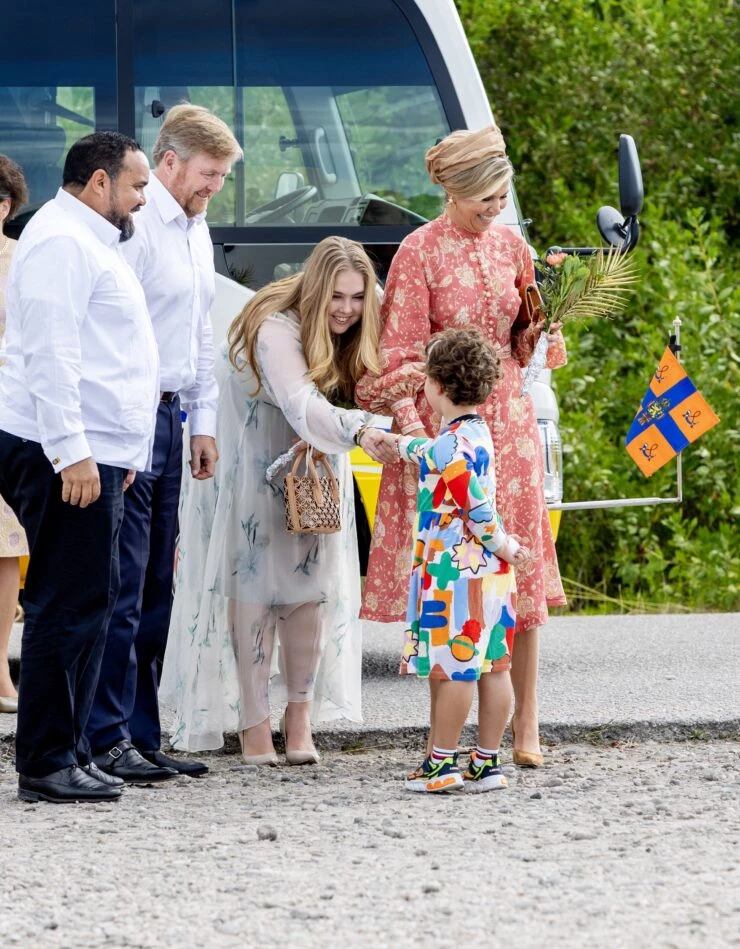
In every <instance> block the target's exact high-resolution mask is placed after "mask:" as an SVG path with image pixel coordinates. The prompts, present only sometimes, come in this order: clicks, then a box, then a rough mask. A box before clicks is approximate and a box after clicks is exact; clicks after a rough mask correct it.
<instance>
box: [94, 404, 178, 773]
mask: <svg viewBox="0 0 740 949" xmlns="http://www.w3.org/2000/svg"><path fill="white" fill-rule="evenodd" d="M181 478H182V421H181V419H180V400H179V399H178V398H175V399H174V400H173V401H171V402H160V404H159V410H158V411H157V427H156V432H155V437H154V450H153V456H152V469H151V471H145V472H139V474H137V476H136V480H135V481H134V483H133V484H132V485H131V487H130V488H129V489H128V491H127V492H126V494H125V498H124V505H123V507H124V516H123V525H122V526H121V536H120V541H119V553H120V558H121V588H120V591H119V593H118V599H117V601H116V606H115V609H114V610H113V615H112V617H111V621H110V624H109V626H108V635H107V637H106V641H105V652H104V654H103V660H102V665H101V667H100V680H99V682H98V689H97V692H96V694H95V701H94V703H93V706H92V710H91V712H90V718H89V720H88V723H87V737H88V739H89V741H90V745H91V746H92V752H93V754H94V755H100V754H103V753H104V752H106V751H108V750H109V749H110V748H111V747H112V746H113V745H116V744H118V743H119V742H121V741H125V740H126V739H131V740H132V741H133V742H134V744H135V745H136V747H137V748H139V749H141V750H143V751H153V750H155V749H158V748H159V746H160V742H161V738H162V735H161V730H160V722H159V702H158V699H157V692H158V689H159V676H160V671H161V668H162V660H163V659H164V651H165V647H166V645H167V631H168V630H169V626H170V613H171V611H172V574H173V570H174V562H175V543H176V541H177V506H178V502H179V500H180V481H181Z"/></svg>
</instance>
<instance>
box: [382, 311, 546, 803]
mask: <svg viewBox="0 0 740 949" xmlns="http://www.w3.org/2000/svg"><path fill="white" fill-rule="evenodd" d="M498 373H499V364H498V357H497V356H496V354H495V352H494V350H493V349H492V347H491V346H490V345H489V344H488V343H487V342H486V341H485V340H484V339H483V338H482V337H481V336H480V335H478V333H476V332H473V331H470V330H457V329H449V330H446V331H445V332H443V333H440V334H438V335H437V336H435V337H433V338H432V339H431V340H430V342H429V344H428V346H427V350H426V366H425V374H426V382H425V387H424V392H425V395H426V397H427V399H428V401H429V404H430V405H431V407H432V408H433V409H434V411H435V412H436V413H437V414H438V415H439V416H440V417H441V419H442V424H441V428H440V432H439V435H437V437H436V438H433V439H430V438H416V437H413V436H406V437H401V438H399V439H398V441H397V448H398V453H399V455H400V457H401V458H402V459H403V460H408V461H414V462H416V463H417V464H418V465H419V490H418V499H417V524H416V533H415V538H416V539H415V549H414V554H413V565H412V573H411V587H410V591H409V601H408V613H407V622H408V629H407V633H406V646H405V649H404V653H403V658H402V660H401V673H402V674H413V675H417V676H420V677H422V678H428V679H429V680H430V689H431V700H432V715H431V748H430V753H429V754H428V755H427V757H426V758H425V759H424V761H423V763H422V764H421V766H420V767H419V768H418V769H417V770H416V771H414V772H413V773H412V774H410V775H409V776H408V777H407V779H406V787H407V788H408V790H410V791H422V792H444V791H455V790H460V789H461V788H463V787H464V786H465V787H468V788H469V789H470V790H476V791H490V790H494V789H497V788H503V787H506V786H507V781H506V778H505V776H504V774H503V772H502V770H501V766H500V764H499V757H498V754H499V745H500V742H501V737H502V735H503V732H504V728H505V727H506V722H507V720H508V716H509V712H510V710H511V701H512V691H511V681H510V678H509V668H510V665H511V660H510V656H509V650H508V647H507V643H506V633H507V630H511V629H513V627H514V624H515V621H516V616H515V606H516V583H515V578H514V571H513V569H512V567H511V565H512V564H514V565H516V564H520V563H523V562H524V561H525V560H526V559H528V558H529V557H530V552H529V550H528V549H527V548H525V547H523V546H521V545H520V543H519V541H518V539H517V538H516V537H514V536H512V535H507V534H506V531H505V530H504V526H503V523H502V521H501V518H500V517H499V515H498V514H497V513H496V484H495V475H494V456H493V443H492V441H491V436H490V434H489V431H488V426H487V425H486V423H485V421H484V420H483V419H482V418H481V417H480V416H479V415H478V414H477V411H476V406H478V405H481V404H482V403H483V402H485V400H486V398H487V397H488V395H489V394H490V392H491V390H492V389H493V385H494V382H495V381H496V379H497V378H498ZM479 680H480V682H479ZM476 682H479V686H478V688H479V709H478V745H477V747H476V749H475V751H474V752H473V753H472V755H471V757H470V763H469V764H468V768H467V770H466V771H465V774H463V773H462V772H461V770H460V768H459V767H458V763H457V755H458V750H457V749H458V742H459V740H460V734H461V732H462V729H463V726H464V724H465V721H466V719H467V716H468V713H469V711H470V707H471V703H472V699H473V690H474V688H475V684H476Z"/></svg>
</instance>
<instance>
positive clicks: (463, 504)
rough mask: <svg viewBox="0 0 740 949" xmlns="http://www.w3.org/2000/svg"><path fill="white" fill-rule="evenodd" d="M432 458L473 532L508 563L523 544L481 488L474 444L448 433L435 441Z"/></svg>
mask: <svg viewBox="0 0 740 949" xmlns="http://www.w3.org/2000/svg"><path fill="white" fill-rule="evenodd" d="M430 454H431V455H432V457H433V459H434V461H435V465H436V467H437V470H438V471H439V473H440V475H441V477H442V480H443V481H444V483H445V485H446V486H447V490H448V491H449V493H450V495H451V497H452V499H453V501H454V502H455V504H456V505H457V506H458V507H459V508H460V510H461V511H462V512H463V517H464V518H465V521H466V524H467V526H468V529H469V530H470V532H471V533H472V534H474V535H475V537H477V539H478V540H479V541H480V543H481V544H482V545H483V546H484V547H485V548H486V550H489V551H490V552H491V553H494V554H498V553H499V552H500V553H501V554H502V555H503V559H506V560H508V559H509V556H511V557H513V556H514V555H515V554H516V552H517V550H518V549H519V544H518V542H517V541H515V540H514V539H513V538H512V537H510V536H509V535H508V534H507V533H506V531H505V530H504V529H503V526H502V522H501V518H500V517H499V515H498V514H497V512H496V510H495V508H494V506H493V504H491V501H490V500H489V498H488V496H487V495H486V493H485V491H484V490H483V488H482V487H481V484H480V481H479V480H478V476H477V475H476V473H475V450H474V449H473V447H472V445H471V444H470V442H468V440H467V439H466V438H465V437H464V436H462V435H460V434H458V433H453V432H447V433H445V434H444V435H441V436H439V437H438V438H437V439H435V441H434V444H433V445H432V448H431V452H430ZM507 554H508V555H509V556H506V555H507Z"/></svg>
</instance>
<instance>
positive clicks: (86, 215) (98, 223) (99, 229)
mask: <svg viewBox="0 0 740 949" xmlns="http://www.w3.org/2000/svg"><path fill="white" fill-rule="evenodd" d="M54 200H55V201H56V202H57V204H59V205H61V207H62V208H64V210H65V211H66V212H67V213H68V214H71V215H72V216H73V217H76V218H77V220H78V221H82V222H83V223H84V224H87V226H88V227H89V228H90V230H91V231H92V232H93V234H94V235H95V236H96V237H97V238H98V240H99V241H101V242H102V243H103V244H105V245H106V246H107V247H113V245H114V244H118V243H119V241H120V239H121V232H120V230H119V229H118V228H117V227H116V226H115V224H111V222H110V221H106V219H105V218H104V217H103V215H102V214H98V212H97V211H93V209H92V208H90V207H88V206H87V205H86V204H85V203H84V201H80V199H79V198H76V197H75V196H74V195H73V194H70V192H69V191H65V190H64V188H60V189H59V191H57V193H56V196H55V198H54Z"/></svg>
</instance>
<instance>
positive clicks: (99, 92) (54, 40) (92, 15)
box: [0, 0, 117, 221]
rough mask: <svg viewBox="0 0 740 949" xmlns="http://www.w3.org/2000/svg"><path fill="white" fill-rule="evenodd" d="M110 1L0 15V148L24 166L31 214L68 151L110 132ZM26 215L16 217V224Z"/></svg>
mask: <svg viewBox="0 0 740 949" xmlns="http://www.w3.org/2000/svg"><path fill="white" fill-rule="evenodd" d="M114 6H115V4H114V0H81V2H76V3H74V4H68V5H66V6H65V7H64V19H63V30H61V31H60V19H59V18H60V7H59V4H58V3H57V2H55V0H34V3H33V4H30V5H25V6H24V5H23V4H15V5H8V6H7V9H4V10H3V17H2V26H3V52H2V56H0V151H2V152H3V153H4V154H6V155H8V156H9V157H10V158H12V159H13V160H14V161H16V162H18V164H19V165H20V166H21V167H22V168H23V171H24V174H25V176H26V181H27V182H28V189H29V192H30V199H29V207H30V209H35V208H37V207H39V205H41V204H43V203H44V201H47V200H48V199H49V198H51V197H53V196H54V194H55V192H56V190H57V188H59V186H60V185H61V183H62V166H63V164H64V159H65V157H66V154H67V151H68V150H69V147H70V146H71V145H72V144H73V143H74V142H76V141H77V139H78V138H81V137H82V136H83V135H88V134H89V133H90V132H93V131H95V129H100V128H102V129H115V128H116V122H117V115H116V95H115V82H116V58H115V49H116V47H115V11H114ZM25 217H27V214H22V215H21V218H20V220H21V221H22V220H23V219H24V218H25Z"/></svg>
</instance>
